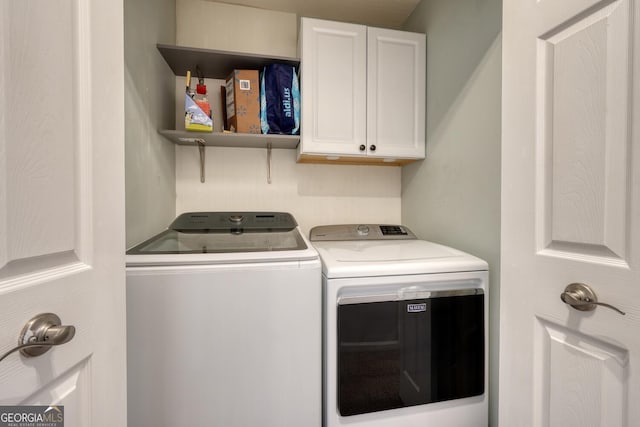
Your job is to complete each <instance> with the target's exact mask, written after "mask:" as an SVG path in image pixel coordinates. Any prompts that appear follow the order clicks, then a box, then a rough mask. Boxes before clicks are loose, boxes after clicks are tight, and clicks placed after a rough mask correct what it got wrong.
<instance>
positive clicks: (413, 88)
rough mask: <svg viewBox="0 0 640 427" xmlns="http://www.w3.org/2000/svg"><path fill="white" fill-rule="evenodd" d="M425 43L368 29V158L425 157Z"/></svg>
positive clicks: (421, 37)
mask: <svg viewBox="0 0 640 427" xmlns="http://www.w3.org/2000/svg"><path fill="white" fill-rule="evenodd" d="M426 57H427V53H426V38H425V35H424V34H417V33H408V32H404V31H394V30H386V29H382V28H368V58H367V62H368V76H367V77H368V80H367V142H368V143H367V154H368V155H369V156H375V157H385V158H424V155H425V121H426V116H425V96H426V86H425V85H426V83H425V80H426Z"/></svg>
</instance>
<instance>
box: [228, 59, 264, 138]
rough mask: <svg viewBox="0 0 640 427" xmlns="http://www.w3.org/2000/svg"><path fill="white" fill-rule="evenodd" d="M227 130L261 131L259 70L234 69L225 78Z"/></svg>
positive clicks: (241, 131)
mask: <svg viewBox="0 0 640 427" xmlns="http://www.w3.org/2000/svg"><path fill="white" fill-rule="evenodd" d="M225 86H226V92H227V93H226V97H227V120H228V122H229V130H230V131H232V132H238V133H262V130H261V128H260V72H259V71H258V70H234V71H233V73H231V75H230V76H229V77H227V80H226V85H225Z"/></svg>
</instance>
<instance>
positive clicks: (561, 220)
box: [536, 0, 633, 267]
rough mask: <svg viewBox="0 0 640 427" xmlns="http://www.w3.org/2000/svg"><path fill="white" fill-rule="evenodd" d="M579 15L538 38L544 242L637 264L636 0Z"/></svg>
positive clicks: (575, 255) (560, 250)
mask: <svg viewBox="0 0 640 427" xmlns="http://www.w3.org/2000/svg"><path fill="white" fill-rule="evenodd" d="M579 18H580V19H576V18H572V19H570V20H569V21H568V23H563V24H560V25H558V26H556V29H554V30H551V31H548V32H546V33H545V34H544V35H542V36H540V37H539V38H538V41H537V70H536V73H537V77H536V79H537V94H536V96H537V102H536V106H537V107H536V109H537V113H536V114H537V120H536V123H537V124H536V127H537V130H536V133H537V137H536V143H537V148H536V152H537V165H538V166H537V170H536V187H537V188H536V199H537V203H536V226H537V232H536V234H537V236H536V240H537V249H538V252H539V253H540V254H542V255H547V256H552V257H562V258H571V259H575V260H585V261H587V262H593V261H596V262H601V263H605V264H610V265H618V266H621V267H628V265H627V263H628V251H629V241H628V236H629V227H630V222H629V216H630V213H629V209H630V202H629V200H630V197H631V194H630V190H629V188H630V186H629V179H630V170H629V169H630V165H629V163H630V161H629V159H630V147H631V132H630V125H631V123H630V117H631V99H630V96H631V95H630V94H631V89H632V84H631V68H632V67H631V58H630V46H631V39H632V34H633V32H632V27H631V14H630V2H629V0H617V1H615V2H613V3H605V4H603V5H601V7H600V8H591V9H589V13H583V14H580V15H579ZM572 123H583V124H584V126H574V125H572Z"/></svg>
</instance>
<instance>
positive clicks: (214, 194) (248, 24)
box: [175, 0, 401, 233]
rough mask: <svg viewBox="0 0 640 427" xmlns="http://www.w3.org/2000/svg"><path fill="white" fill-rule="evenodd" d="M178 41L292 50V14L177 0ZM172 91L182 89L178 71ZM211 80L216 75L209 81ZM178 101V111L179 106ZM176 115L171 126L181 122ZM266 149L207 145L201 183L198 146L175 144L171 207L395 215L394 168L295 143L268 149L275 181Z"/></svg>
mask: <svg viewBox="0 0 640 427" xmlns="http://www.w3.org/2000/svg"><path fill="white" fill-rule="evenodd" d="M177 19H178V21H177V44H179V45H187V46H195V47H200V48H208V49H221V50H236V51H241V52H250V53H259V54H266V55H277V56H293V57H295V56H296V49H297V17H296V15H295V14H291V13H283V12H273V11H267V10H262V9H254V8H248V7H243V6H233V5H228V4H222V3H214V2H209V1H204V0H178V1H177ZM175 81H176V89H175V90H176V93H177V94H181V93H183V92H184V78H183V77H182V76H178V77H176V79H175ZM206 83H207V85H208V87H211V88H215V87H216V86H219V84H220V81H216V80H207V82H206ZM209 91H210V93H211V94H212V95H211V98H212V99H211V104H212V108H213V110H214V128H215V129H216V130H218V129H219V128H220V117H221V116H220V112H219V109H220V101H219V96H218V94H217V91H214V92H212V90H211V89H209ZM180 109H181V106H180V103H177V104H176V110H177V111H180ZM180 122H181V118H178V119H177V120H176V126H177V127H178V128H179V127H181V126H182V124H181V123H180ZM266 159H267V151H266V150H261V149H245V148H222V147H207V148H206V182H205V183H204V184H202V183H200V172H199V170H200V169H199V167H200V166H199V157H198V150H197V149H196V148H195V147H176V193H177V201H176V210H177V213H181V212H186V211H194V210H283V211H289V212H291V213H293V215H294V216H295V217H296V219H297V220H298V222H299V223H300V225H301V226H302V228H303V230H304V231H305V233H306V232H308V230H309V229H310V228H311V227H312V226H314V225H319V224H331V223H353V222H356V223H357V222H374V223H375V222H387V223H399V222H400V206H401V202H400V177H401V169H400V168H398V167H381V166H333V165H308V164H297V163H296V162H295V159H296V152H295V150H273V162H272V178H273V179H272V184H268V183H267V160H266Z"/></svg>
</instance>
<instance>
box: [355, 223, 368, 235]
mask: <svg viewBox="0 0 640 427" xmlns="http://www.w3.org/2000/svg"><path fill="white" fill-rule="evenodd" d="M356 230H357V231H358V235H359V236H368V235H369V226H367V225H359V226H358V228H356Z"/></svg>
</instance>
